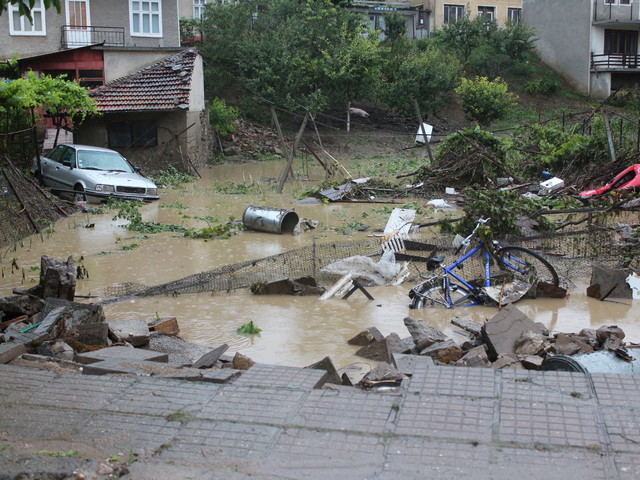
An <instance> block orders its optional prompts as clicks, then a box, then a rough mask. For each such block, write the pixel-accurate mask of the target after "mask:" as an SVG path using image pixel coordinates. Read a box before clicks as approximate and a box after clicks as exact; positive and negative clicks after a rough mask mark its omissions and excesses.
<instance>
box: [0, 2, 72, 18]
mask: <svg viewBox="0 0 640 480" xmlns="http://www.w3.org/2000/svg"><path fill="white" fill-rule="evenodd" d="M42 3H43V4H44V8H45V9H48V8H50V7H55V9H56V10H57V12H58V13H60V12H61V9H62V0H42ZM35 4H36V2H35V0H0V15H2V12H4V11H5V10H6V9H7V6H9V5H18V11H19V12H20V15H23V16H25V17H27V18H28V19H29V20H32V18H31V10H32V9H33V7H34V6H35Z"/></svg>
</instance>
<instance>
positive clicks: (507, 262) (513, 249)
mask: <svg viewBox="0 0 640 480" xmlns="http://www.w3.org/2000/svg"><path fill="white" fill-rule="evenodd" d="M496 257H498V258H499V259H500V262H501V263H502V265H499V266H500V268H501V269H502V270H508V271H510V272H513V273H514V275H515V277H516V278H519V279H520V280H523V281H525V282H527V283H529V284H530V285H535V284H536V283H538V282H546V283H550V284H552V285H555V286H556V287H557V286H558V285H559V284H560V279H559V278H558V274H557V273H556V271H555V269H554V268H553V267H552V266H551V264H550V263H549V262H548V261H547V260H546V259H545V258H544V257H543V256H542V255H540V254H539V253H537V252H534V251H533V250H529V249H528V248H526V247H517V246H511V245H510V246H507V247H502V248H499V249H498V250H496Z"/></svg>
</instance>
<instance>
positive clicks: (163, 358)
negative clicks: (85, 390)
mask: <svg viewBox="0 0 640 480" xmlns="http://www.w3.org/2000/svg"><path fill="white" fill-rule="evenodd" d="M112 359H122V360H128V361H139V362H142V361H147V362H158V363H167V361H168V359H169V355H168V354H167V353H162V352H154V351H151V350H144V349H141V348H131V347H121V346H116V347H109V348H103V349H101V350H96V351H94V352H86V353H80V354H78V355H77V356H76V361H77V362H78V363H82V364H84V365H88V364H91V363H96V362H102V361H105V360H112Z"/></svg>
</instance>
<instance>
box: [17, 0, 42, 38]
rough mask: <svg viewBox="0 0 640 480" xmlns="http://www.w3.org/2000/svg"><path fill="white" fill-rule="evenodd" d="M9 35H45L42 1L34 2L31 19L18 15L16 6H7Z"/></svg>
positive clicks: (35, 0)
mask: <svg viewBox="0 0 640 480" xmlns="http://www.w3.org/2000/svg"><path fill="white" fill-rule="evenodd" d="M8 8H9V33H10V34H11V35H46V34H47V28H46V21H45V15H44V8H43V6H42V0H34V3H33V8H32V9H31V19H32V21H31V22H30V21H29V19H28V18H27V17H25V16H23V15H20V11H19V10H18V5H9V7H8Z"/></svg>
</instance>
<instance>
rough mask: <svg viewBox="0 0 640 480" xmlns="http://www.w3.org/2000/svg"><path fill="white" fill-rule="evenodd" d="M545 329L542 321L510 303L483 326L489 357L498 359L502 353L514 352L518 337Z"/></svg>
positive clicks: (483, 335) (539, 332)
mask: <svg viewBox="0 0 640 480" xmlns="http://www.w3.org/2000/svg"><path fill="white" fill-rule="evenodd" d="M545 331H546V328H545V326H544V325H543V324H542V323H539V322H534V321H532V320H531V319H530V318H529V317H527V316H526V315H525V314H524V313H522V312H521V311H520V310H518V309H517V308H516V307H514V306H513V305H512V304H509V305H505V306H504V307H503V308H502V310H500V311H499V312H498V313H497V314H496V315H495V316H494V317H493V318H491V319H490V320H487V322H486V323H485V324H484V325H483V326H482V338H483V339H484V341H485V343H486V345H487V349H488V352H489V358H491V359H497V358H498V356H499V355H500V354H507V353H514V351H515V347H516V343H517V341H518V339H519V338H520V337H522V335H523V334H524V333H525V332H533V333H538V334H543V333H545Z"/></svg>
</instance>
